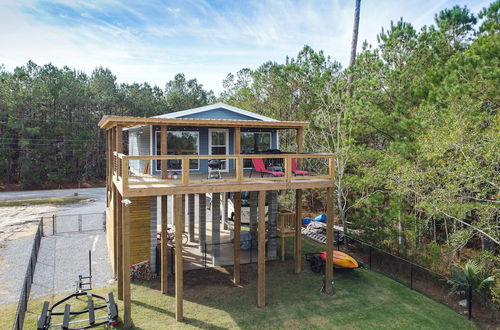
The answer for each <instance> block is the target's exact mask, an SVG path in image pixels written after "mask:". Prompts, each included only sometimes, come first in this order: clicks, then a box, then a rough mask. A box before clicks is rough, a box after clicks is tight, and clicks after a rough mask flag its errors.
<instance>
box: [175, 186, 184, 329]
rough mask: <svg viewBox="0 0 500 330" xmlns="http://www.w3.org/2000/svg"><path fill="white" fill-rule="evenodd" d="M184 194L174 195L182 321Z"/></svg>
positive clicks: (177, 297) (177, 286) (177, 291)
mask: <svg viewBox="0 0 500 330" xmlns="http://www.w3.org/2000/svg"><path fill="white" fill-rule="evenodd" d="M183 199H184V195H175V197H174V221H175V232H176V233H179V234H178V235H179V236H178V237H177V239H176V240H175V319H176V320H177V321H179V322H180V321H182V319H183V309H182V299H183V275H184V274H183V265H182V262H183V261H182V225H183V221H182V220H183V218H184V209H183V207H182V203H183V202H182V200H183Z"/></svg>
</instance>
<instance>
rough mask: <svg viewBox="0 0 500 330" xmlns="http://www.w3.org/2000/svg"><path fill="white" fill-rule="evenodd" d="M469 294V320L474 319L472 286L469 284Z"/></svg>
mask: <svg viewBox="0 0 500 330" xmlns="http://www.w3.org/2000/svg"><path fill="white" fill-rule="evenodd" d="M467 291H468V294H467V307H468V308H469V313H468V315H467V319H469V320H470V319H471V318H472V286H471V285H470V284H469V286H468V290H467Z"/></svg>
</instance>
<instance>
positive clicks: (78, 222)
mask: <svg viewBox="0 0 500 330" xmlns="http://www.w3.org/2000/svg"><path fill="white" fill-rule="evenodd" d="M43 230H44V233H45V235H46V236H48V235H57V234H62V233H76V232H79V233H83V232H88V231H105V230H106V212H102V213H86V214H62V215H53V216H52V217H45V218H43Z"/></svg>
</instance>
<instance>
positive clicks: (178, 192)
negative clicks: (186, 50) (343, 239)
mask: <svg viewBox="0 0 500 330" xmlns="http://www.w3.org/2000/svg"><path fill="white" fill-rule="evenodd" d="M140 125H150V126H153V125H154V126H158V127H159V129H160V134H159V137H160V140H159V141H160V144H161V146H160V151H161V152H160V154H159V155H144V156H131V155H126V154H124V153H123V151H124V146H123V145H124V143H123V133H124V129H126V128H130V127H136V126H140ZM306 125H307V123H304V122H280V121H274V122H269V121H251V120H248V121H245V120H208V119H179V118H139V117H118V116H105V117H104V118H103V119H102V120H101V122H100V126H101V128H103V129H105V130H106V137H107V145H106V153H107V157H106V166H107V193H108V194H107V197H108V198H107V225H108V224H109V228H110V229H111V230H109V231H108V246H110V249H111V250H113V257H112V258H113V260H112V261H113V265H114V271H115V274H116V277H117V280H118V298H119V299H121V300H123V302H124V318H125V319H124V321H125V324H126V325H131V324H132V320H131V311H130V309H131V292H130V276H129V273H130V265H131V263H132V262H131V260H132V257H133V256H134V253H135V251H136V250H137V248H138V247H141V248H143V249H146V247H145V246H143V245H144V244H143V242H142V241H141V240H137V238H136V237H135V234H134V233H135V228H139V227H141V228H142V227H144V226H145V225H147V224H148V222H147V221H145V219H146V218H147V219H146V220H149V215H150V214H152V213H151V212H152V211H150V208H151V206H150V204H148V203H144V201H145V200H146V198H157V197H159V199H160V200H161V202H160V203H159V208H160V211H159V213H160V214H161V215H160V217H159V219H158V223H159V225H160V226H159V227H160V228H161V235H162V237H167V230H168V227H169V225H168V222H167V214H168V212H172V214H173V227H175V228H184V226H185V221H186V208H188V212H187V213H189V212H190V210H189V205H187V203H186V202H185V200H186V195H193V194H203V195H204V194H206V193H211V194H212V195H213V196H219V197H217V198H220V195H221V193H227V192H231V193H233V194H232V196H233V204H234V218H233V220H234V240H233V244H232V245H233V253H232V264H233V282H234V283H235V284H239V283H240V263H241V250H240V233H241V193H242V192H245V191H252V192H255V194H256V195H257V210H258V212H257V214H256V219H257V226H256V232H257V237H256V245H257V265H258V267H257V268H258V272H257V282H258V285H257V293H256V296H257V299H256V304H257V306H258V307H264V306H265V305H266V294H265V293H266V271H265V268H266V235H268V233H267V230H266V220H265V219H266V192H268V191H283V190H292V191H295V205H296V208H295V210H294V213H295V228H297V230H299V229H300V228H301V222H302V208H303V206H302V203H303V198H302V196H303V190H304V189H315V188H323V189H324V190H325V193H326V195H327V197H328V202H327V218H328V221H327V254H328V256H327V265H326V273H325V277H326V285H327V288H326V289H327V290H326V292H330V289H329V286H330V285H331V279H332V275H333V274H332V273H333V264H332V259H333V184H334V181H333V178H334V156H333V155H332V154H306V153H303V147H302V140H303V129H304V127H305V126H306ZM182 126H189V127H193V126H199V127H230V128H232V129H233V130H234V133H233V139H234V141H233V142H232V143H233V153H232V154H225V155H213V154H205V155H203V154H198V155H169V154H168V152H167V129H168V127H182ZM246 128H254V129H256V128H274V129H292V130H295V131H296V147H297V150H296V152H295V153H286V154H285V153H283V154H273V155H264V154H259V155H254V154H252V155H249V154H242V153H241V150H240V133H241V129H246ZM254 158H258V159H261V160H262V161H263V162H267V161H272V162H274V163H273V168H272V171H273V172H275V173H274V174H273V175H268V174H267V173H265V174H264V173H255V172H256V171H255V170H254V169H249V168H248V167H247V166H246V165H245V164H248V162H249V161H252V159H254ZM211 159H221V160H224V161H225V162H226V167H227V168H226V171H224V172H223V173H222V175H221V176H219V177H217V178H213V177H210V176H209V173H205V172H199V171H198V172H195V171H192V169H191V164H193V162H196V161H198V162H202V161H209V160H211ZM172 161H175V162H176V164H178V165H177V167H176V168H175V170H174V171H172V167H171V166H169V162H172ZM153 164H158V166H159V169H160V171H159V173H155V172H154V171H151V170H150V169H151V168H152V167H153ZM155 166H156V165H155ZM304 172H305V173H304ZM276 173H278V174H276ZM299 173H300V174H299ZM169 195H171V196H173V197H172V198H173V204H172V206H171V207H172V208H173V210H168V203H167V196H169ZM213 223H214V224H217V222H213ZM139 224H141V225H140V226H139ZM217 226H218V225H217ZM212 230H213V228H212ZM300 242H301V235H300V233H298V234H296V235H295V249H294V259H295V272H296V273H300V272H301V266H302V265H301V260H302V256H301V243H300ZM174 250H175V275H174V276H175V281H174V283H175V285H174V287H173V288H172V287H169V281H168V275H169V274H168V270H167V264H168V262H167V260H168V258H169V256H168V253H169V250H168V248H167V244H164V245H162V247H161V251H160V258H161V269H160V273H161V278H160V281H161V291H162V293H164V294H167V293H169V292H175V297H176V311H175V315H176V319H177V320H178V321H182V319H183V272H184V259H185V257H187V256H188V255H186V250H185V247H184V246H183V242H182V240H181V239H176V240H175V249H174Z"/></svg>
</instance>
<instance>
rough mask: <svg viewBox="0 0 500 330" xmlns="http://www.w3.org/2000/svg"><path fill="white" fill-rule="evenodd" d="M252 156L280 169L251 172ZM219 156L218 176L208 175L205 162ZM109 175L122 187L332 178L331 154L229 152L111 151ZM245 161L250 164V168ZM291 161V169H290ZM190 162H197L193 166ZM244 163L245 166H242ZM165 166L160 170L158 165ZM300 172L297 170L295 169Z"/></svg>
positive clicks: (332, 164) (332, 156) (268, 167)
mask: <svg viewBox="0 0 500 330" xmlns="http://www.w3.org/2000/svg"><path fill="white" fill-rule="evenodd" d="M252 158H260V159H262V160H263V162H264V163H265V164H266V165H267V167H266V168H267V169H270V170H272V171H274V172H281V173H283V174H281V175H273V174H269V173H262V172H258V171H255V169H254V167H253V164H252V161H251V160H252ZM212 159H219V160H221V161H222V162H223V163H224V166H225V168H224V169H223V170H220V173H221V177H220V178H213V177H212V178H209V177H208V173H207V171H201V170H200V168H207V162H208V161H209V160H212ZM112 162H113V163H112V168H113V177H114V179H115V180H116V181H121V182H122V184H123V185H126V186H138V185H144V184H159V185H161V184H168V185H183V186H187V185H191V184H203V183H210V184H219V183H235V184H245V183H247V182H255V181H259V182H262V181H264V182H266V181H269V182H292V181H294V180H312V179H331V180H333V178H334V155H333V154H232V155H167V156H158V155H155V156H127V155H124V154H121V153H116V152H115V153H114V154H113V157H112ZM249 164H252V166H251V167H250V166H249ZM293 164H294V167H295V168H292V165H293ZM193 165H197V167H196V166H193ZM245 165H246V166H248V167H245ZM269 165H271V166H269ZM165 167H166V169H165V170H164V171H162V168H165ZM297 170H298V171H302V172H298V171H297Z"/></svg>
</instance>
